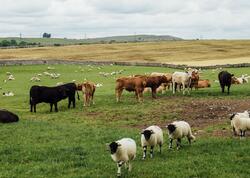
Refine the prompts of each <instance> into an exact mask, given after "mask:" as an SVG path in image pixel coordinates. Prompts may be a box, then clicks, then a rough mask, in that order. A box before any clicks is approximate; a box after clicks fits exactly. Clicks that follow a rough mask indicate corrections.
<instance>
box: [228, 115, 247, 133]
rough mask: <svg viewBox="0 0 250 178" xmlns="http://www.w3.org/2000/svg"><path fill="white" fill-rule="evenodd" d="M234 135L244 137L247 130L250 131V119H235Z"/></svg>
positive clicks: (233, 124) (233, 125)
mask: <svg viewBox="0 0 250 178" xmlns="http://www.w3.org/2000/svg"><path fill="white" fill-rule="evenodd" d="M231 125H232V127H233V130H234V133H235V134H236V135H240V137H241V138H242V137H244V136H245V134H246V131H247V130H250V119H249V118H248V117H234V118H233V119H232V121H231Z"/></svg>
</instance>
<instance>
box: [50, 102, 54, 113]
mask: <svg viewBox="0 0 250 178" xmlns="http://www.w3.org/2000/svg"><path fill="white" fill-rule="evenodd" d="M52 108H53V103H50V112H52Z"/></svg>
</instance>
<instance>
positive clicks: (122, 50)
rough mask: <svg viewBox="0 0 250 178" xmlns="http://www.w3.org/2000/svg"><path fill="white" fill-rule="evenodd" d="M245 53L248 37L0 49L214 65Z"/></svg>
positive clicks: (29, 54)
mask: <svg viewBox="0 0 250 178" xmlns="http://www.w3.org/2000/svg"><path fill="white" fill-rule="evenodd" d="M45 40H52V39H45ZM249 57H250V41H249V40H201V41H195V40H190V41H166V42H141V43H114V44H88V45H72V46H59V47H39V48H28V49H27V48H25V49H0V59H14V60H17V59H38V60H40V59H47V60H50V59H52V60H53V59H60V60H61V59H64V60H94V61H129V62H134V61H137V62H164V63H173V64H187V65H197V64H198V65H215V64H236V63H249Z"/></svg>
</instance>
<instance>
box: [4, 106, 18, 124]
mask: <svg viewBox="0 0 250 178" xmlns="http://www.w3.org/2000/svg"><path fill="white" fill-rule="evenodd" d="M18 121H19V118H18V116H17V115H16V114H14V113H12V112H10V111H7V110H4V109H0V123H10V122H18Z"/></svg>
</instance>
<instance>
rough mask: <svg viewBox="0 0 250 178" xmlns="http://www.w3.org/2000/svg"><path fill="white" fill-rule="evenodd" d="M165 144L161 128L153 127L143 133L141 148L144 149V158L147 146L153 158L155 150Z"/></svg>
mask: <svg viewBox="0 0 250 178" xmlns="http://www.w3.org/2000/svg"><path fill="white" fill-rule="evenodd" d="M162 144H163V132H162V130H161V128H160V127H158V126H156V125H152V126H150V127H148V128H146V129H145V130H143V131H142V132H141V146H142V148H143V157H142V159H145V158H146V153H147V146H150V157H151V158H153V149H154V147H155V146H156V145H159V147H160V153H161V147H162Z"/></svg>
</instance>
